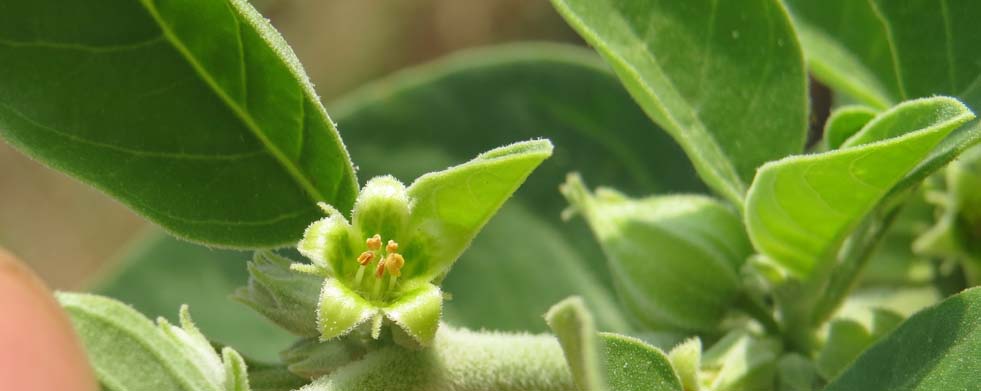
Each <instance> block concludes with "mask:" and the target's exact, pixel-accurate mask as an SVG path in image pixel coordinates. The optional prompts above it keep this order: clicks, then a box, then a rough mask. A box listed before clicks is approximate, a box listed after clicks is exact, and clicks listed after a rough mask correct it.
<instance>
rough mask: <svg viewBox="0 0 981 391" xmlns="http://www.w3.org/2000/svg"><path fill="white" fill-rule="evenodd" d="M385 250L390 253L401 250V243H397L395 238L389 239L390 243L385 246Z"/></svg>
mask: <svg viewBox="0 0 981 391" xmlns="http://www.w3.org/2000/svg"><path fill="white" fill-rule="evenodd" d="M385 251H387V252H389V253H394V252H396V251H399V244H398V243H396V242H395V241H394V240H389V241H388V244H387V245H386V246H385Z"/></svg>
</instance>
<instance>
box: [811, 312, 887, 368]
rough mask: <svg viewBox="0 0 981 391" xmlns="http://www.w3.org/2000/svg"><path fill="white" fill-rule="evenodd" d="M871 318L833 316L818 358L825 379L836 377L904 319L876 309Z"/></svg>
mask: <svg viewBox="0 0 981 391" xmlns="http://www.w3.org/2000/svg"><path fill="white" fill-rule="evenodd" d="M869 312H870V319H868V320H867V321H865V322H861V321H860V320H855V319H848V318H840V319H834V320H832V321H831V323H830V324H829V326H828V338H827V341H825V344H824V347H823V348H822V349H821V351H820V352H819V353H818V357H817V359H816V360H815V364H817V370H818V372H820V373H821V376H824V378H825V379H833V378H834V377H835V376H837V375H838V374H839V373H841V371H842V370H843V369H845V367H847V366H848V364H850V363H851V362H852V361H853V360H854V359H855V358H856V357H858V355H859V354H861V353H862V352H863V351H864V350H865V349H866V348H868V347H869V345H871V344H872V343H874V342H875V341H877V340H878V339H879V338H881V337H882V336H884V335H885V334H887V333H889V332H890V331H892V330H893V329H894V328H895V327H896V325H898V324H899V323H900V322H902V321H903V317H902V316H901V315H899V314H897V313H895V312H892V311H889V310H883V309H878V308H876V309H873V310H872V311H869Z"/></svg>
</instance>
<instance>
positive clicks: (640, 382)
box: [599, 333, 686, 391]
mask: <svg viewBox="0 0 981 391" xmlns="http://www.w3.org/2000/svg"><path fill="white" fill-rule="evenodd" d="M599 337H600V341H602V343H603V347H604V350H605V351H606V354H605V356H606V370H607V378H608V382H609V384H610V389H611V390H617V391H682V390H686V388H683V387H682V385H681V380H679V379H678V375H677V374H676V373H675V370H674V369H673V368H672V366H671V360H669V359H668V356H667V355H665V354H664V352H662V351H661V350H660V349H658V348H656V347H653V346H651V345H648V344H647V343H645V342H644V341H641V340H639V339H636V338H632V337H628V336H625V335H619V334H613V333H600V334H599Z"/></svg>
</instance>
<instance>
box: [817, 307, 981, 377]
mask: <svg viewBox="0 0 981 391" xmlns="http://www.w3.org/2000/svg"><path fill="white" fill-rule="evenodd" d="M978 357H981V288H973V289H968V290H966V291H964V292H962V293H960V294H957V295H955V296H952V297H950V298H948V299H947V300H944V301H943V302H942V303H940V304H938V305H936V306H933V307H931V308H928V309H926V310H923V311H921V312H919V313H917V314H916V315H913V316H912V317H911V318H909V319H908V320H906V321H905V322H903V323H902V324H901V325H900V326H899V327H898V328H897V329H896V330H895V331H893V332H892V333H891V334H889V335H888V336H886V337H885V338H884V339H883V340H882V341H881V342H879V343H878V344H876V345H874V346H872V347H871V348H870V349H869V350H867V351H865V353H863V354H862V355H861V356H859V357H858V359H857V360H855V362H854V363H853V364H852V365H851V366H850V367H849V368H848V369H847V370H845V372H844V373H842V374H841V376H839V377H838V378H837V379H836V380H835V381H834V382H832V383H831V384H830V385H829V386H828V387H827V388H826V389H825V390H827V391H839V390H867V391H878V390H883V391H885V390H911V391H912V390H916V391H932V390H937V391H940V390H969V389H972V388H976V387H977V385H978V381H979V380H981V377H979V374H981V360H979V359H978Z"/></svg>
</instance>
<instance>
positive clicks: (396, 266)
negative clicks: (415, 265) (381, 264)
mask: <svg viewBox="0 0 981 391" xmlns="http://www.w3.org/2000/svg"><path fill="white" fill-rule="evenodd" d="M404 265H405V258H403V257H402V254H399V253H391V254H388V256H387V257H385V269H386V270H388V274H391V275H392V276H395V277H399V276H401V275H402V266H404Z"/></svg>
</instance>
